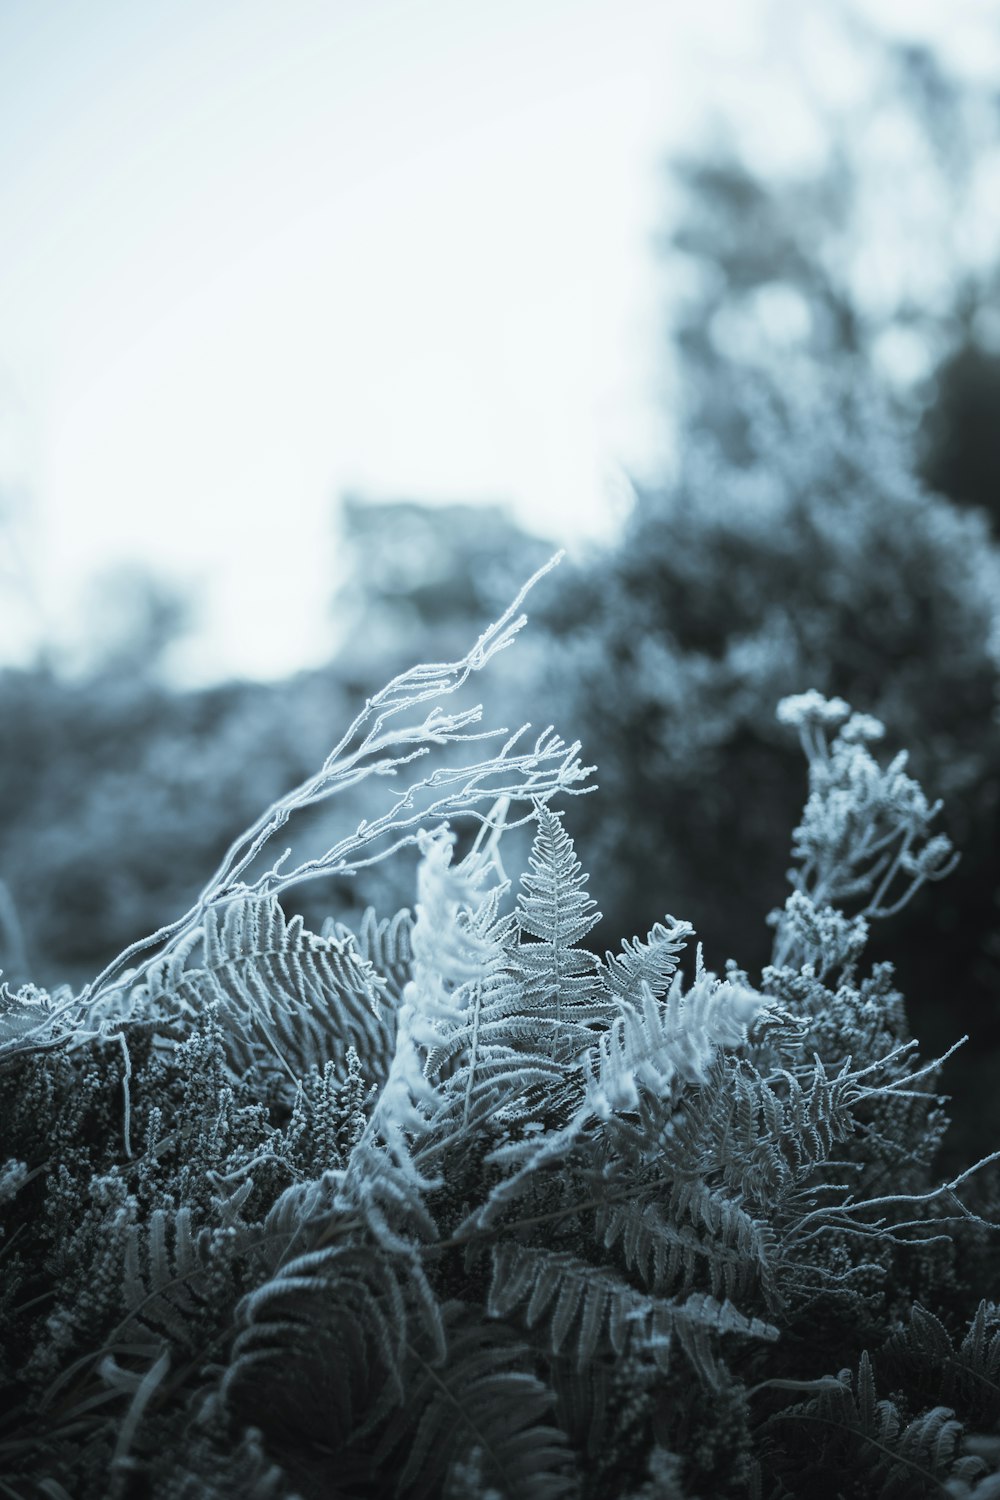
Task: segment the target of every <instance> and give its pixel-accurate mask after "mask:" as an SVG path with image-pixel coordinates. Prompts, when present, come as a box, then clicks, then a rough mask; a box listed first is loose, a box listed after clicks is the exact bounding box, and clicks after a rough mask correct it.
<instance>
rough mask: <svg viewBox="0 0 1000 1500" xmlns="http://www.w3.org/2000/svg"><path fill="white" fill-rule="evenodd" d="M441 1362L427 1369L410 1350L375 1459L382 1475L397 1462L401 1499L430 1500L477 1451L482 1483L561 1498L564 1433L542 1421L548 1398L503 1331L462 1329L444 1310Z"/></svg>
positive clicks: (473, 1325) (539, 1497)
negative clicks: (401, 1389) (395, 1408)
mask: <svg viewBox="0 0 1000 1500" xmlns="http://www.w3.org/2000/svg"><path fill="white" fill-rule="evenodd" d="M445 1315H446V1320H447V1323H448V1347H449V1358H448V1363H447V1365H446V1366H444V1367H443V1368H441V1367H438V1366H436V1365H432V1364H429V1363H428V1362H427V1361H426V1360H425V1359H424V1358H423V1357H422V1356H421V1353H420V1350H419V1349H418V1348H416V1349H411V1360H412V1371H413V1373H412V1376H411V1379H410V1382H409V1384H408V1388H407V1395H406V1406H405V1409H404V1410H403V1411H402V1412H401V1413H399V1414H398V1416H397V1417H395V1418H394V1420H393V1422H392V1423H391V1425H390V1426H389V1428H388V1430H387V1431H386V1433H385V1435H384V1437H383V1439H382V1442H381V1443H380V1445H379V1447H378V1449H377V1450H376V1453H375V1462H376V1465H377V1467H378V1468H379V1470H380V1471H381V1472H382V1473H386V1472H388V1471H391V1469H392V1468H394V1467H396V1466H397V1465H400V1464H401V1467H400V1469H399V1474H398V1478H397V1479H396V1483H395V1493H396V1495H397V1496H400V1497H405V1500H436V1497H437V1496H438V1495H440V1494H441V1493H442V1492H443V1491H444V1490H445V1489H446V1488H447V1487H448V1475H449V1471H454V1470H455V1469H456V1468H457V1467H458V1466H459V1465H460V1464H462V1463H463V1461H466V1460H467V1459H468V1457H469V1455H470V1453H471V1452H472V1451H475V1450H478V1454H479V1462H480V1472H481V1475H482V1479H483V1481H484V1482H485V1483H486V1484H490V1485H494V1486H496V1487H497V1488H498V1489H499V1490H500V1493H501V1494H503V1495H511V1496H513V1495H516V1496H518V1497H519V1500H521V1497H523V1500H562V1497H565V1496H569V1495H571V1494H572V1493H573V1492H574V1490H575V1488H576V1485H575V1482H574V1479H573V1476H572V1472H571V1468H570V1465H571V1455H570V1450H569V1447H568V1445H567V1442H566V1439H565V1437H564V1436H563V1434H562V1433H561V1432H560V1431H559V1429H558V1428H557V1427H555V1426H554V1425H552V1424H550V1423H547V1422H545V1421H544V1420H543V1418H544V1416H545V1413H546V1412H547V1411H548V1410H549V1409H550V1408H551V1407H552V1405H553V1403H554V1400H555V1397H554V1395H553V1393H552V1391H550V1390H549V1389H548V1388H547V1387H546V1386H545V1385H543V1384H542V1382H541V1381H540V1380H539V1379H538V1378H537V1376H535V1375H534V1374H532V1373H530V1371H529V1369H527V1368H525V1366H527V1365H529V1364H530V1355H529V1354H528V1351H527V1350H525V1349H524V1347H523V1346H522V1345H521V1344H520V1343H519V1342H518V1341H517V1340H516V1339H515V1338H514V1337H513V1336H512V1335H511V1334H510V1333H509V1332H508V1331H507V1330H506V1329H504V1328H501V1327H496V1326H495V1325H490V1324H483V1323H481V1322H479V1321H478V1320H475V1321H472V1322H465V1321H463V1320H462V1319H463V1309H462V1307H461V1305H460V1304H457V1303H452V1304H449V1306H448V1307H447V1308H446V1309H445Z"/></svg>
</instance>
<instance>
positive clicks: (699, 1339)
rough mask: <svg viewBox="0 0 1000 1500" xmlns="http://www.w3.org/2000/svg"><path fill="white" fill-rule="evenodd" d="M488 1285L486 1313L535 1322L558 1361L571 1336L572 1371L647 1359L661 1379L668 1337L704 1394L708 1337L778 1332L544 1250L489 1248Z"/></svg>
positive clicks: (711, 1302) (710, 1357)
mask: <svg viewBox="0 0 1000 1500" xmlns="http://www.w3.org/2000/svg"><path fill="white" fill-rule="evenodd" d="M492 1254H493V1280H492V1284H491V1286H490V1292H489V1296H488V1299H487V1304H486V1306H487V1311H488V1312H489V1314H490V1315H491V1316H493V1317H506V1316H508V1315H509V1314H510V1313H511V1312H513V1311H514V1309H516V1308H520V1309H521V1310H522V1312H523V1317H524V1322H525V1324H526V1326H527V1327H528V1328H529V1329H530V1328H534V1327H536V1325H538V1324H540V1323H541V1322H542V1321H543V1320H544V1321H545V1324H546V1325H547V1327H548V1339H547V1348H548V1350H549V1351H550V1352H551V1353H552V1354H554V1355H558V1354H559V1353H560V1352H561V1351H562V1349H563V1347H564V1345H565V1344H566V1342H567V1339H568V1338H569V1335H570V1333H571V1331H573V1330H575V1334H576V1337H575V1339H574V1346H575V1359H576V1367H577V1370H578V1371H582V1370H583V1369H585V1368H586V1366H587V1365H588V1364H590V1363H591V1362H592V1361H593V1360H594V1358H595V1357H596V1355H597V1354H598V1352H599V1351H601V1352H609V1351H610V1352H612V1353H614V1354H615V1355H616V1356H622V1355H624V1354H626V1353H635V1352H636V1351H637V1350H638V1349H648V1350H650V1351H651V1353H652V1356H653V1359H654V1361H655V1363H656V1365H657V1367H658V1368H659V1369H661V1370H662V1371H664V1372H666V1371H667V1370H668V1369H669V1368H670V1360H671V1353H672V1347H673V1342H674V1336H675V1335H676V1337H677V1339H678V1340H679V1342H680V1343H681V1346H682V1347H683V1349H684V1351H685V1353H686V1354H687V1355H688V1357H689V1358H690V1360H691V1362H692V1364H693V1365H694V1367H695V1369H696V1370H697V1371H698V1374H699V1375H700V1376H701V1378H702V1379H703V1380H704V1381H705V1382H706V1384H708V1385H710V1386H713V1387H714V1386H716V1385H717V1384H718V1380H719V1374H718V1368H717V1364H716V1361H715V1356H714V1352H713V1350H712V1347H711V1341H710V1339H711V1337H715V1336H718V1335H720V1334H723V1333H742V1334H744V1335H747V1336H750V1337H754V1338H766V1339H774V1338H777V1336H778V1331H777V1329H776V1328H773V1327H772V1326H771V1325H770V1324H766V1323H764V1322H762V1321H761V1320H760V1319H758V1318H747V1317H745V1316H744V1315H743V1314H742V1313H740V1312H738V1311H737V1309H736V1308H735V1307H734V1306H733V1305H732V1303H730V1302H723V1303H720V1302H717V1301H716V1299H715V1298H713V1297H709V1296H707V1295H705V1294H704V1293H695V1294H694V1295H692V1296H689V1297H687V1298H686V1299H684V1300H683V1301H681V1300H679V1299H678V1300H670V1301H667V1300H665V1299H664V1298H661V1297H655V1296H650V1295H649V1294H647V1293H644V1292H640V1291H637V1290H636V1289H635V1288H634V1287H632V1286H630V1285H629V1284H628V1283H627V1282H625V1281H623V1280H622V1279H621V1277H620V1276H618V1275H616V1274H615V1272H614V1271H613V1270H611V1269H610V1268H608V1267H600V1266H594V1265H592V1264H591V1263H590V1262H589V1261H585V1260H581V1259H580V1258H579V1257H577V1256H575V1255H572V1254H570V1253H569V1252H567V1251H555V1250H546V1249H542V1248H538V1247H533V1246H532V1247H529V1246H525V1245H519V1244H514V1243H510V1242H508V1243H505V1244H501V1245H498V1246H496V1247H495V1248H494V1250H493V1252H492Z"/></svg>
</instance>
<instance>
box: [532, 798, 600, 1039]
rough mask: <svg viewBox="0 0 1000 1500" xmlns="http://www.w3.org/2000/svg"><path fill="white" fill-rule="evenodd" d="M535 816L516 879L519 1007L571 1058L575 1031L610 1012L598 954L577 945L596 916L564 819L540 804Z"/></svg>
mask: <svg viewBox="0 0 1000 1500" xmlns="http://www.w3.org/2000/svg"><path fill="white" fill-rule="evenodd" d="M537 819H538V828H537V831H536V833H535V838H534V842H533V843H532V846H531V853H530V854H529V856H528V863H529V865H530V867H531V868H530V871H526V872H525V873H524V874H523V875H522V876H521V888H520V890H519V892H518V897H517V921H518V928H519V930H520V934H521V941H520V943H519V945H518V949H517V955H516V956H517V964H518V968H519V969H520V972H521V974H522V975H523V977H524V989H523V993H522V1001H521V1003H522V1006H523V1008H524V1010H525V1011H526V1012H528V1013H530V1014H532V1015H536V1016H538V1017H539V1018H540V1019H542V1020H546V1021H554V1022H555V1024H556V1028H557V1030H556V1031H555V1032H554V1033H553V1036H552V1039H551V1041H550V1046H556V1047H557V1048H559V1049H560V1053H561V1055H563V1054H565V1053H566V1052H567V1051H568V1053H569V1055H570V1056H572V1055H573V1053H574V1051H578V1050H579V1047H578V1046H574V1042H573V1038H574V1037H576V1036H578V1035H579V1028H581V1027H585V1026H587V1025H588V1024H589V1023H590V1022H592V1021H595V1020H597V1021H601V1022H603V1023H604V1024H607V1020H608V1018H609V1012H610V1011H611V1009H612V1007H610V1006H609V1005H608V1004H607V1002H606V1001H605V1000H603V999H602V998H601V996H600V991H599V989H598V986H597V984H596V983H595V975H596V972H597V959H596V957H595V955H594V954H593V953H591V952H590V951H589V950H588V949H586V948H581V947H579V946H578V945H579V944H580V943H581V942H582V940H583V939H584V938H585V937H586V936H587V933H588V932H590V931H591V929H592V928H593V927H594V926H595V925H596V924H597V923H598V922H599V921H600V919H601V914H600V912H599V911H597V909H596V906H597V903H596V902H595V901H592V900H591V898H590V897H589V896H588V895H587V893H586V884H587V877H586V875H584V874H583V873H582V871H581V868H580V862H579V860H578V859H577V857H576V852H575V850H574V848H573V841H572V839H571V838H570V836H569V834H568V833H567V832H566V830H565V828H563V826H562V814H561V813H558V812H553V811H552V810H551V809H550V808H548V807H544V806H542V805H539V806H538V809H537ZM526 939H527V941H526ZM563 1026H567V1027H569V1028H576V1029H575V1030H571V1031H569V1032H567V1037H566V1042H565V1044H564V1045H562V1046H560V1043H561V1041H562V1039H561V1038H560V1035H559V1029H561V1028H562V1027H563Z"/></svg>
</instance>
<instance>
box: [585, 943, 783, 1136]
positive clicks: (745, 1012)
mask: <svg viewBox="0 0 1000 1500" xmlns="http://www.w3.org/2000/svg"><path fill="white" fill-rule="evenodd" d="M640 1003H641V1009H637V1008H636V1006H635V1005H633V1004H632V1002H631V1001H630V1000H627V999H625V998H620V999H619V1000H618V1006H619V1011H620V1014H619V1015H618V1017H617V1019H616V1020H615V1021H614V1023H613V1025H612V1026H611V1029H610V1031H608V1032H607V1034H606V1035H604V1036H602V1037H601V1039H600V1041H599V1042H598V1044H597V1046H596V1047H594V1048H593V1049H592V1050H591V1052H590V1053H589V1054H588V1055H587V1056H586V1058H585V1060H584V1072H585V1076H586V1081H587V1103H588V1105H589V1107H590V1109H592V1110H593V1112H594V1113H595V1114H596V1115H597V1116H598V1117H599V1118H600V1119H605V1120H606V1119H608V1118H609V1117H610V1116H611V1115H612V1114H614V1113H620V1112H622V1111H626V1110H635V1109H637V1108H638V1106H639V1087H640V1085H641V1086H642V1087H643V1088H644V1089H646V1090H647V1091H648V1092H649V1093H650V1094H652V1095H654V1096H659V1097H669V1096H670V1095H671V1094H672V1092H673V1091H674V1089H675V1088H676V1087H677V1086H678V1085H681V1084H685V1083H703V1082H704V1081H705V1080H706V1078H707V1076H708V1069H709V1066H710V1064H711V1063H712V1061H713V1060H714V1058H715V1055H716V1052H717V1051H718V1049H719V1048H720V1047H738V1046H741V1045H742V1044H743V1043H744V1042H745V1041H746V1039H747V1031H748V1028H749V1027H750V1026H752V1025H753V1023H754V1021H756V1019H757V1018H758V1016H760V1015H761V1014H762V1013H763V1012H764V1011H766V1010H767V1009H768V1008H769V1007H770V1006H771V1004H772V1003H773V1002H772V1001H770V1000H769V999H768V998H767V997H765V996H763V995H760V994H758V993H757V991H756V990H753V989H751V988H750V987H749V985H745V984H741V983H737V982H734V981H732V980H728V979H726V980H721V981H720V980H719V979H717V978H716V977H715V975H714V974H711V973H708V972H707V971H703V972H702V973H700V974H699V975H698V978H697V979H696V980H695V982H694V984H693V985H692V987H691V989H690V990H689V991H688V993H687V994H685V993H684V989H683V985H682V982H681V976H680V975H679V974H678V975H675V976H674V979H673V981H672V983H671V985H670V989H669V990H668V992H667V997H666V1000H665V1002H660V1001H658V1000H657V999H656V998H655V996H654V994H653V991H652V990H651V989H650V988H649V985H648V984H646V983H645V982H643V987H642V994H641V1002H640Z"/></svg>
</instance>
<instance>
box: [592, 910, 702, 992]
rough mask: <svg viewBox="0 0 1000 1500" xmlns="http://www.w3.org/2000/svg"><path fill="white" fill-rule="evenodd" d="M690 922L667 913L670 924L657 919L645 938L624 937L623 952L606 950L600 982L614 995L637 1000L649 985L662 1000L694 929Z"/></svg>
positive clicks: (600, 971)
mask: <svg viewBox="0 0 1000 1500" xmlns="http://www.w3.org/2000/svg"><path fill="white" fill-rule="evenodd" d="M693 931H694V928H693V927H692V926H691V924H690V922H679V921H678V920H677V919H676V918H675V917H669V916H668V917H667V926H664V925H663V923H662V922H655V923H654V924H653V926H652V927H651V928H650V930H649V932H648V934H647V936H646V941H645V942H641V941H640V940H639V938H623V939H622V951H621V953H606V954H605V956H604V962H603V964H602V965H601V967H600V970H599V973H600V978H601V983H602V984H603V986H604V988H605V990H606V991H607V992H608V994H609V996H611V998H612V999H616V1000H636V999H640V1000H641V997H642V987H643V985H648V986H649V988H650V990H651V991H652V993H653V996H654V997H655V998H656V999H657V1000H659V999H661V998H662V997H663V996H664V995H665V994H666V992H667V988H668V986H669V983H670V980H671V978H672V976H673V974H674V972H675V970H676V968H677V959H678V957H679V955H680V953H681V952H682V950H683V948H684V945H685V943H686V942H687V940H688V938H689V937H690V936H691V934H692V933H693Z"/></svg>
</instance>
